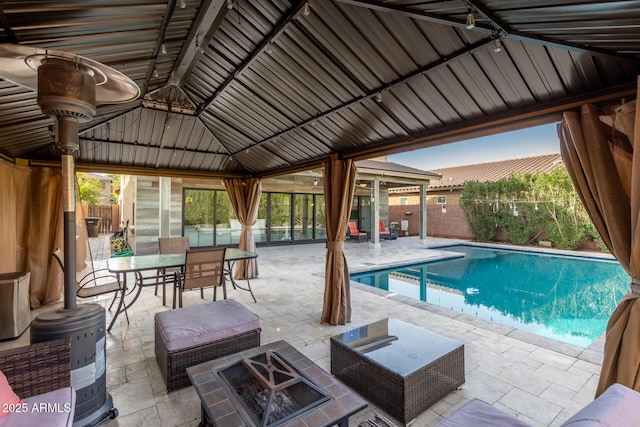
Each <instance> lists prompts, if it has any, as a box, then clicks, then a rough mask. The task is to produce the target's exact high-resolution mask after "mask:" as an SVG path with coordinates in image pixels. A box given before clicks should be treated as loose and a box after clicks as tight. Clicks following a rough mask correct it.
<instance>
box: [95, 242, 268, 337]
mask: <svg viewBox="0 0 640 427" xmlns="http://www.w3.org/2000/svg"><path fill="white" fill-rule="evenodd" d="M257 257H258V254H257V253H255V252H249V251H244V250H242V249H238V248H227V249H226V251H225V256H224V260H225V262H226V264H227V268H226V269H225V276H228V277H229V281H230V282H231V284H232V286H233V288H234V289H235V288H238V289H242V290H244V291H248V292H249V293H250V294H251V297H252V298H253V301H254V302H258V301H257V300H256V297H255V295H253V291H252V290H251V283H250V282H249V279H246V280H247V286H246V287H244V286H241V285H240V284H239V283H238V282H236V280H235V279H234V278H233V267H234V265H235V263H236V262H237V261H239V260H242V259H252V258H257ZM184 264H185V253H184V252H183V253H175V254H150V255H133V256H128V257H117V258H109V259H108V260H107V268H108V269H109V271H110V272H111V273H114V274H116V275H117V276H118V278H119V280H122V286H123V287H124V288H125V289H128V287H127V273H134V275H135V278H136V280H135V283H134V286H133V287H132V288H131V290H130V291H129V292H128V293H127V295H133V297H132V300H131V301H130V302H123V304H122V305H121V308H120V309H119V310H118V311H117V312H116V313H115V314H114V316H113V319H111V323H110V324H109V327H108V328H107V331H111V328H112V327H113V325H114V323H115V321H116V319H117V317H118V315H119V314H120V313H122V312H123V311H125V310H126V309H128V308H129V307H131V306H132V305H133V304H134V303H135V302H136V300H137V299H138V297H139V296H140V293H141V292H142V288H143V287H145V286H152V285H153V286H155V285H156V284H157V283H158V281H157V280H158V279H159V278H161V279H162V280H163V281H164V282H165V284H166V283H167V282H166V281H167V278H166V276H164V275H163V276H161V277H159V276H158V275H157V274H155V275H151V276H144V275H143V274H142V273H143V272H145V271H156V272H157V271H158V270H163V269H173V268H183V267H184ZM120 278H121V279H120ZM145 280H147V281H149V283H145ZM150 280H154V281H153V282H151V281H150ZM222 290H223V295H224V298H225V299H226V298H227V286H226V278H225V280H224V281H223V287H222ZM163 304H164V301H163Z"/></svg>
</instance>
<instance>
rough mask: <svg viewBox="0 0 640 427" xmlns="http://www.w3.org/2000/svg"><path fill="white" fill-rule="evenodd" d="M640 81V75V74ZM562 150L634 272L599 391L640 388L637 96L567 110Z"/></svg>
mask: <svg viewBox="0 0 640 427" xmlns="http://www.w3.org/2000/svg"><path fill="white" fill-rule="evenodd" d="M639 82H640V78H639ZM558 132H559V136H560V151H561V153H562V157H563V160H564V163H565V165H566V167H567V170H568V171H569V174H570V175H571V178H572V180H573V183H574V186H575V187H576V190H577V191H578V193H579V194H580V197H581V199H582V202H583V203H584V205H585V207H586V209H587V211H588V212H589V215H590V217H591V220H592V221H593V223H594V225H595V226H596V228H597V230H598V232H599V233H600V235H601V236H602V239H603V240H604V242H605V244H606V245H607V247H608V248H609V250H610V251H611V253H612V254H613V255H614V256H615V257H616V259H617V260H618V261H619V262H620V264H621V265H622V266H623V267H624V268H625V270H626V271H627V273H628V274H629V278H630V280H629V282H630V292H629V293H628V294H627V295H626V296H625V297H624V298H623V300H622V301H621V302H620V304H619V305H618V307H617V308H616V309H615V311H614V313H613V315H612V316H611V319H610V320H609V323H608V326H607V332H606V342H605V348H604V359H603V362H602V372H601V375H600V381H599V383H598V388H597V391H596V396H599V395H600V394H602V393H603V392H604V391H605V390H606V389H607V388H608V387H609V386H610V385H611V384H613V383H620V384H623V385H626V386H627V387H630V388H634V389H635V390H639V391H640V299H639V297H640V224H639V223H638V221H639V219H640V150H635V149H634V144H635V142H638V141H640V108H638V106H637V99H636V100H634V101H631V102H626V103H624V104H622V105H619V106H617V107H615V108H610V109H605V110H598V108H596V107H595V106H593V105H585V106H583V107H582V111H581V112H580V113H577V112H567V113H564V115H563V119H562V122H561V123H560V125H559V127H558Z"/></svg>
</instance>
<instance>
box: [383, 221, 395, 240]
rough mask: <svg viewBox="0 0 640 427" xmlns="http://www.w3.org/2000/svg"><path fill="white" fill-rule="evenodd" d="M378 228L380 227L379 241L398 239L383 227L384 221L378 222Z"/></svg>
mask: <svg viewBox="0 0 640 427" xmlns="http://www.w3.org/2000/svg"><path fill="white" fill-rule="evenodd" d="M379 227H380V228H379V230H380V238H381V239H386V240H393V239H396V238H397V237H398V236H396V235H395V234H393V233H391V232H389V230H387V228H386V227H385V226H384V221H380V224H379Z"/></svg>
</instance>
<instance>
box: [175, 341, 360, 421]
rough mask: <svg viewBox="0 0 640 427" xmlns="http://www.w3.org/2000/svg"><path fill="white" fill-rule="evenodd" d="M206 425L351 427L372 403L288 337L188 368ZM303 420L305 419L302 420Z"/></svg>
mask: <svg viewBox="0 0 640 427" xmlns="http://www.w3.org/2000/svg"><path fill="white" fill-rule="evenodd" d="M187 374H188V375H189V378H190V379H191V382H192V383H193V385H194V387H195V389H196V392H197V393H198V396H199V397H200V400H201V402H202V424H201V425H207V423H212V424H213V425H215V426H218V427H222V426H225V427H226V426H229V427H231V426H238V427H239V426H260V427H276V426H292V425H297V426H300V425H303V426H304V425H308V426H314V427H315V426H332V425H336V424H338V425H340V426H343V427H347V426H348V420H349V416H350V415H353V414H355V413H356V412H358V411H360V410H362V409H364V408H365V407H366V406H367V403H366V402H365V401H364V400H362V399H361V398H360V397H359V396H358V395H357V394H355V393H354V392H352V391H351V390H350V389H348V388H347V387H345V386H344V385H343V384H342V383H340V382H339V381H338V380H337V379H335V378H334V377H333V376H331V375H330V374H328V373H327V372H326V371H324V370H322V369H321V368H320V367H319V366H317V365H316V364H315V363H313V362H312V361H311V360H309V359H308V358H306V357H305V356H304V355H303V354H301V353H300V352H298V351H297V350H296V349H294V348H293V347H291V346H290V345H289V344H288V343H286V342H285V341H277V342H275V343H271V344H267V345H265V346H262V347H256V348H254V349H251V350H246V351H243V352H240V353H236V354H234V355H231V356H227V357H223V358H220V359H215V360H212V361H209V362H205V363H202V364H200V365H196V366H192V367H190V368H187ZM301 422H302V423H301Z"/></svg>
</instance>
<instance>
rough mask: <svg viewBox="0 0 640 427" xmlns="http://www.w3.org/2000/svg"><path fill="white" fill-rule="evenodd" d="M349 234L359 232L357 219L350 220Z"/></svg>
mask: <svg viewBox="0 0 640 427" xmlns="http://www.w3.org/2000/svg"><path fill="white" fill-rule="evenodd" d="M349 234H355V235H357V234H358V226H356V222H355V221H349Z"/></svg>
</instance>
